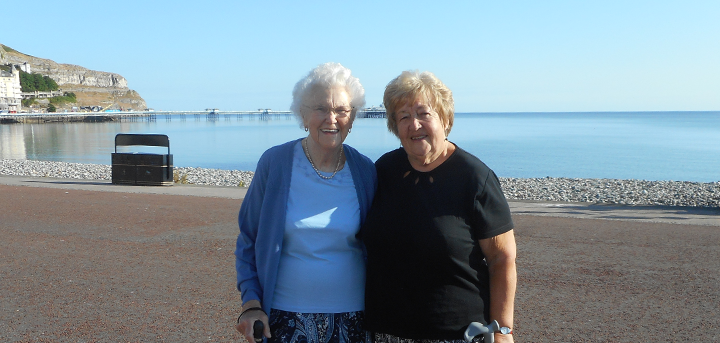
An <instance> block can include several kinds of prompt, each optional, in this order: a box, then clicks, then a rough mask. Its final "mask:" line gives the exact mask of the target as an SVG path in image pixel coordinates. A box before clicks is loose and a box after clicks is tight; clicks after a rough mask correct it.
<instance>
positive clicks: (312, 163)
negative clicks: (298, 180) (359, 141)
mask: <svg viewBox="0 0 720 343" xmlns="http://www.w3.org/2000/svg"><path fill="white" fill-rule="evenodd" d="M302 146H303V151H304V152H305V157H307V159H308V161H310V165H311V166H312V168H313V169H314V170H315V173H316V174H317V175H318V176H319V177H321V178H323V179H325V180H330V179H332V178H333V177H335V174H337V172H338V171H339V170H340V161H342V156H343V146H342V144H340V155H339V156H338V162H337V165H336V166H335V171H334V172H333V173H332V175H330V176H325V175H323V174H320V171H319V170H318V169H317V168H316V167H315V163H314V162H313V160H312V157H310V151H309V149H308V147H307V138H306V139H304V140H303V145H302Z"/></svg>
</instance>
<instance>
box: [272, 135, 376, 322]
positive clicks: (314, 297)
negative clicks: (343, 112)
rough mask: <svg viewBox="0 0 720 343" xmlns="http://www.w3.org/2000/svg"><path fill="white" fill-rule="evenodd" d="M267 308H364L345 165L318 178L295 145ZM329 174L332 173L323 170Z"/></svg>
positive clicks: (354, 202)
mask: <svg viewBox="0 0 720 343" xmlns="http://www.w3.org/2000/svg"><path fill="white" fill-rule="evenodd" d="M294 156H295V157H294V159H293V167H292V168H293V170H292V176H291V181H290V193H289V196H288V205H287V217H286V218H287V219H286V222H285V235H284V238H283V250H282V255H281V257H280V266H279V268H278V278H277V285H276V287H275V294H274V298H273V308H276V309H279V310H284V311H291V312H301V313H341V312H354V311H362V310H363V309H364V308H365V259H364V258H363V251H362V245H361V243H360V242H359V241H358V239H357V238H355V235H356V234H357V233H358V231H359V230H360V205H359V204H358V199H357V193H356V192H355V185H354V184H353V180H352V175H351V173H350V168H347V167H346V166H343V169H341V170H340V171H338V173H337V174H336V175H335V177H333V178H332V179H330V180H325V179H321V178H320V177H319V176H317V174H316V173H315V170H314V169H313V168H312V166H311V165H310V162H309V161H308V160H307V158H306V157H305V153H304V152H303V149H302V146H301V143H300V142H298V143H297V145H296V146H295V154H294ZM323 175H326V176H330V175H332V173H323Z"/></svg>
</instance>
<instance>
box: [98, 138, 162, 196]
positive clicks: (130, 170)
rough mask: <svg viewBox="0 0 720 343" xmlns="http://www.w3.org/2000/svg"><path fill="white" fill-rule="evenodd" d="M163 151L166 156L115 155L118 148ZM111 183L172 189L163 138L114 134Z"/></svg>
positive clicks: (134, 153)
mask: <svg viewBox="0 0 720 343" xmlns="http://www.w3.org/2000/svg"><path fill="white" fill-rule="evenodd" d="M129 145H143V146H160V147H167V149H168V153H167V154H146V153H137V152H132V153H119V152H117V147H118V146H129ZM112 183H113V184H123V185H143V186H172V184H173V157H172V154H170V139H169V138H168V136H167V135H159V134H131V133H118V134H117V135H116V136H115V152H114V153H112Z"/></svg>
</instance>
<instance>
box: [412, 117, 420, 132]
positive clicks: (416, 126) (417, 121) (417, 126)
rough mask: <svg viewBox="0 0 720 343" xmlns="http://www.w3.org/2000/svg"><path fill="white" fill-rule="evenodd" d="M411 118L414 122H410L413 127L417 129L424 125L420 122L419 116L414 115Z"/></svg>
mask: <svg viewBox="0 0 720 343" xmlns="http://www.w3.org/2000/svg"><path fill="white" fill-rule="evenodd" d="M411 119H412V122H410V125H411V126H412V128H413V129H415V130H419V129H420V128H421V127H422V124H420V119H418V117H417V116H412V117H411Z"/></svg>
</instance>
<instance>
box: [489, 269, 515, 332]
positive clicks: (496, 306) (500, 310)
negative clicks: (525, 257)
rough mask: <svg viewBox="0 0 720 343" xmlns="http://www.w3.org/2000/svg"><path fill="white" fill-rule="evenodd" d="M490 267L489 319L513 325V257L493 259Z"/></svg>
mask: <svg viewBox="0 0 720 343" xmlns="http://www.w3.org/2000/svg"><path fill="white" fill-rule="evenodd" d="M489 268H490V320H497V321H498V323H499V324H500V326H507V327H510V328H512V327H513V313H514V310H515V289H516V287H517V270H516V266H515V259H514V258H512V259H510V258H503V259H502V260H499V261H494V262H493V264H492V265H490V266H489Z"/></svg>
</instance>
